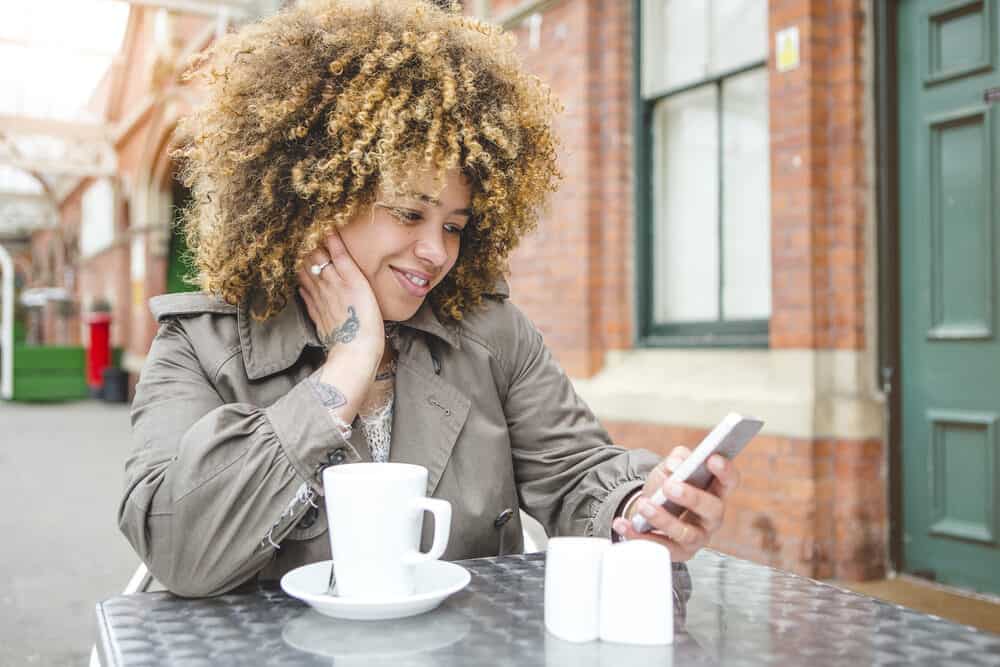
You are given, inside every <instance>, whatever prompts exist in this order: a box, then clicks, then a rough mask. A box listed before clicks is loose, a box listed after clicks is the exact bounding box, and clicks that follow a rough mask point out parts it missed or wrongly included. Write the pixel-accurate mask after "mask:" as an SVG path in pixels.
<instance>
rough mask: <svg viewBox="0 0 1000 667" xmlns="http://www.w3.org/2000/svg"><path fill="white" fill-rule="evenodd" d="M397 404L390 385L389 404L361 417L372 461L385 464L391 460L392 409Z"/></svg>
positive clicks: (390, 384)
mask: <svg viewBox="0 0 1000 667" xmlns="http://www.w3.org/2000/svg"><path fill="white" fill-rule="evenodd" d="M394 404H395V391H394V389H393V388H392V383H389V395H388V402H387V403H386V404H385V405H383V406H382V407H381V408H378V409H376V410H375V411H373V412H372V413H370V414H363V415H360V418H361V428H362V430H363V431H364V434H365V440H367V441H368V450H369V451H370V452H371V454H372V461H375V462H376V463H385V462H386V461H388V460H389V445H390V444H391V443H392V407H393V405H394Z"/></svg>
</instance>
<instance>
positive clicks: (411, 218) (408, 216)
mask: <svg viewBox="0 0 1000 667" xmlns="http://www.w3.org/2000/svg"><path fill="white" fill-rule="evenodd" d="M389 212H390V213H392V214H393V215H394V216H395V217H396V219H398V220H399V221H400V222H417V221H419V220H420V214H419V213H418V212H416V211H411V210H409V209H405V208H395V207H390V208H389Z"/></svg>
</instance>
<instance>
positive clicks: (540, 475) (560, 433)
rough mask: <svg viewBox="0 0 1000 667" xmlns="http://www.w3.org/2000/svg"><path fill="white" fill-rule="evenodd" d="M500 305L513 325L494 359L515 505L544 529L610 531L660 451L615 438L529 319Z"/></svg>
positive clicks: (603, 533)
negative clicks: (504, 380) (502, 391)
mask: <svg viewBox="0 0 1000 667" xmlns="http://www.w3.org/2000/svg"><path fill="white" fill-rule="evenodd" d="M505 308H508V309H510V310H511V311H512V312H513V331H512V332H511V334H512V336H511V339H510V340H511V341H512V342H511V344H510V345H505V346H504V347H505V348H507V349H508V350H509V352H508V354H506V355H504V357H503V358H502V359H501V362H502V364H503V365H504V366H505V367H506V368H505V369H504V371H505V374H506V375H507V377H508V378H509V379H510V380H509V386H508V388H507V393H506V398H505V401H504V410H505V413H506V415H507V425H508V431H509V434H510V439H511V448H512V452H513V458H514V475H515V480H516V483H517V486H518V493H519V496H520V502H521V505H522V507H523V508H524V509H525V511H526V512H528V514H530V515H532V516H533V517H535V518H536V519H538V521H540V522H541V523H542V525H543V526H544V527H545V530H546V531H547V532H548V534H549V535H553V536H555V535H591V536H603V537H610V536H611V522H612V520H613V519H614V517H615V514H616V512H617V510H618V508H619V506H620V505H621V503H622V501H623V500H624V499H625V498H626V497H627V496H628V495H629V494H630V493H631V492H632V491H634V490H636V489H638V488H640V487H641V486H642V484H643V482H644V481H645V479H646V476H647V475H648V474H649V471H650V470H652V468H653V467H654V466H655V465H656V464H657V463H658V462H659V457H658V456H656V455H655V454H653V453H652V452H649V451H646V450H641V449H633V450H626V449H623V448H621V447H616V446H614V445H613V444H612V443H611V439H610V438H609V437H608V434H607V432H606V431H605V430H604V428H602V427H601V425H600V423H599V422H598V421H597V418H596V417H595V416H594V414H593V413H592V412H591V411H590V408H588V407H587V405H586V404H585V403H584V402H583V400H582V399H581V398H580V397H579V396H578V395H577V393H576V391H575V390H574V389H573V385H572V383H571V382H570V380H569V378H568V377H567V376H566V373H565V372H564V371H563V370H562V368H560V366H559V365H558V363H557V362H556V361H555V360H554V359H553V358H552V354H551V353H550V352H549V350H548V348H547V347H546V346H545V344H544V342H543V341H542V336H541V334H540V333H539V332H538V330H537V329H536V328H535V326H534V325H533V324H532V323H531V322H530V321H529V320H528V318H527V317H525V316H524V315H523V314H522V313H521V312H520V311H519V310H517V309H516V308H515V307H514V306H512V305H510V304H507V305H506V306H505Z"/></svg>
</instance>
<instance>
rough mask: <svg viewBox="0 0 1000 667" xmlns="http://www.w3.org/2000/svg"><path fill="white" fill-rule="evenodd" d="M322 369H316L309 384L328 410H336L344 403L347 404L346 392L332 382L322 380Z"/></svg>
mask: <svg viewBox="0 0 1000 667" xmlns="http://www.w3.org/2000/svg"><path fill="white" fill-rule="evenodd" d="M321 372H322V369H320V370H318V371H316V372H315V373H313V374H312V375H310V376H309V386H310V387H311V388H312V390H313V393H315V394H316V398H318V399H319V402H320V403H322V404H323V407H324V408H326V409H327V410H336V409H337V408H339V407H341V406H342V405H347V397H346V396H344V393H343V392H342V391H340V390H339V389H337V388H336V387H334V386H333V385H332V384H327V383H326V382H323V381H322V380H320V379H319V378H320V373H321Z"/></svg>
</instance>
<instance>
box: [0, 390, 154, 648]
mask: <svg viewBox="0 0 1000 667" xmlns="http://www.w3.org/2000/svg"><path fill="white" fill-rule="evenodd" d="M130 449H131V446H130V442H129V423H128V407H127V406H125V405H111V404H106V403H100V402H82V403H66V404H56V405H33V404H28V405H25V404H18V403H5V402H0V507H2V508H3V510H2V511H0V535H3V546H2V547H0V665H4V666H5V667H6V666H11V667H14V666H20V665H44V666H45V667H49V666H55V667H58V666H62V665H85V664H86V661H87V660H88V658H89V653H90V647H91V645H92V644H93V642H94V628H95V622H94V605H95V604H96V603H97V601H98V600H101V599H104V598H107V597H111V596H112V595H115V594H117V593H121V590H122V589H123V588H124V587H125V584H126V582H127V581H128V578H129V576H130V575H131V574H132V572H133V571H134V570H135V567H136V565H137V564H138V559H137V558H136V556H135V555H134V554H133V553H132V549H131V547H130V546H129V545H128V543H127V542H126V541H125V539H124V538H123V537H122V536H121V534H120V533H119V532H118V528H117V522H116V512H117V504H118V500H119V497H120V493H121V488H122V469H123V464H124V461H125V457H126V455H127V453H128V452H129V450H130Z"/></svg>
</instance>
